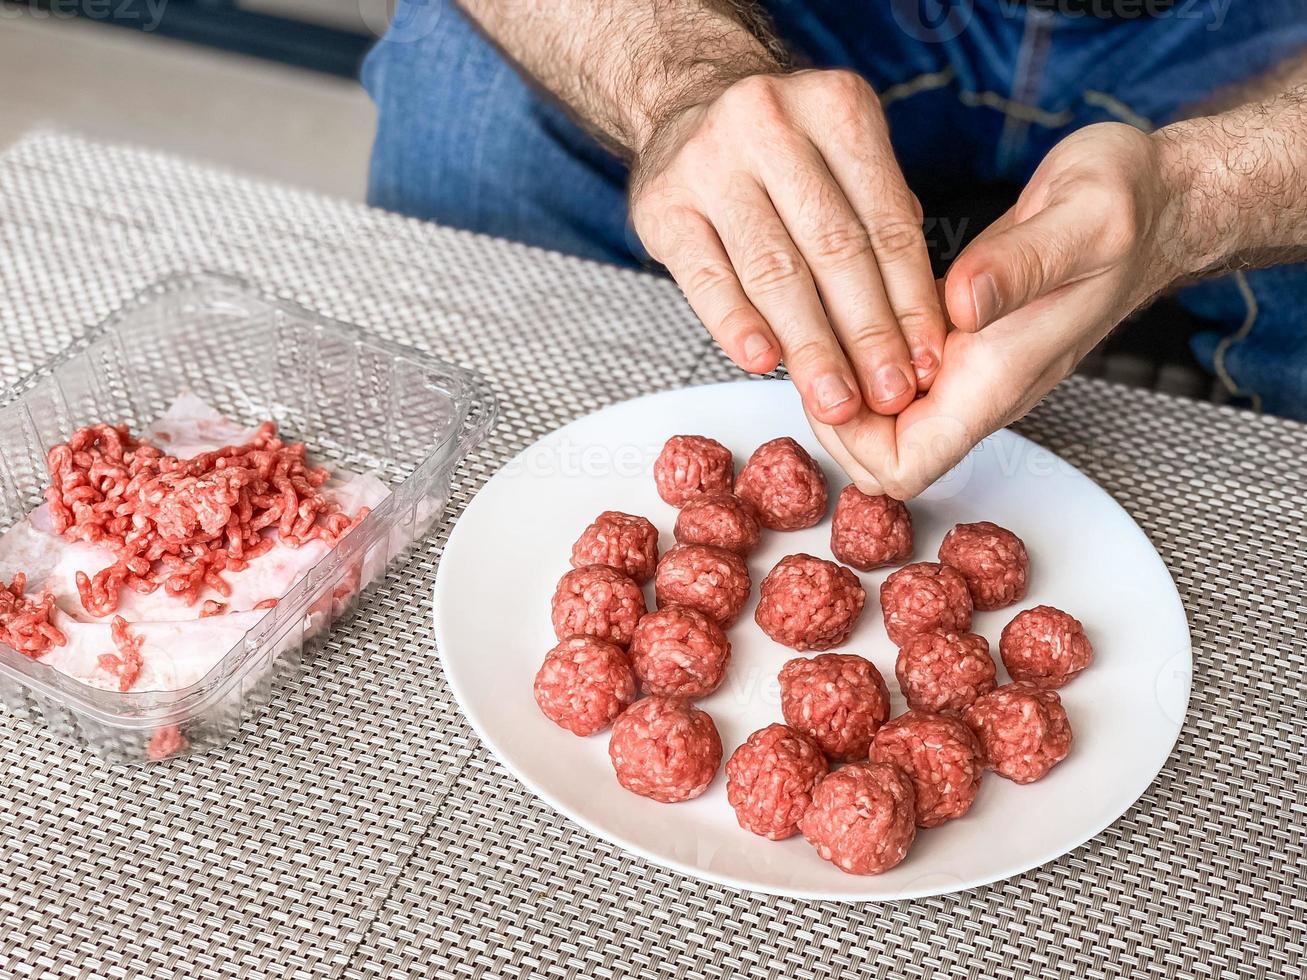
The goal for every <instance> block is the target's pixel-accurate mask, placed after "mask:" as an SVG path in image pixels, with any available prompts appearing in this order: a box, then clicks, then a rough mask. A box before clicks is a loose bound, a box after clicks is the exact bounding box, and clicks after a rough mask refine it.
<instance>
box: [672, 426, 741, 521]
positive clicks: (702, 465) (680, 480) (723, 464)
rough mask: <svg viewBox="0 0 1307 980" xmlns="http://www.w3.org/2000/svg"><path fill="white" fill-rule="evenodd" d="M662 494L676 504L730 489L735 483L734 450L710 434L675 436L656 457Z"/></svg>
mask: <svg viewBox="0 0 1307 980" xmlns="http://www.w3.org/2000/svg"><path fill="white" fill-rule="evenodd" d="M653 472H654V483H655V485H656V486H657V487H658V496H660V497H662V498H663V500H665V501H666V502H667V503H669V504H671V505H672V506H673V507H683V506H684V505H685V504H687V503H689V502H690V501H691V500H694V499H695V498H696V497H699V496H701V495H703V494H706V493H715V492H718V491H723V490H724V491H727V492H729V491H730V489H731V486H732V484H733V483H734V482H735V461H734V460H733V459H732V458H731V451H730V450H729V449H727V448H726V447H725V446H723V445H722V444H721V443H720V442H718V441H717V440H716V439H709V438H707V437H706V436H672V437H671V438H670V439H668V440H667V442H666V444H665V445H664V446H663V449H662V452H660V453H659V454H658V458H657V459H656V460H654V467H653Z"/></svg>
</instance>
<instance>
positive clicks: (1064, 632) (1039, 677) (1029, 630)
mask: <svg viewBox="0 0 1307 980" xmlns="http://www.w3.org/2000/svg"><path fill="white" fill-rule="evenodd" d="M998 652H999V654H1000V655H1001V656H1002V658H1003V666H1005V667H1006V668H1007V672H1008V673H1009V674H1011V675H1012V679H1013V680H1014V681H1030V683H1032V684H1034V685H1036V686H1037V687H1061V686H1062V685H1063V684H1065V683H1066V682H1067V681H1069V680H1071V679H1072V678H1073V677H1075V676H1076V675H1077V674H1079V673H1080V672H1081V671H1082V670H1084V669H1085V668H1086V667H1088V666H1089V663H1090V661H1092V660H1093V659H1094V648H1093V647H1092V646H1090V645H1089V637H1087V636H1085V628H1084V627H1083V626H1081V625H1080V620H1078V619H1076V618H1075V617H1074V616H1072V615H1070V614H1069V613H1064V612H1063V611H1062V610H1061V609H1054V608H1053V607H1052V606H1035V608H1034V609H1027V610H1025V611H1023V612H1019V613H1017V615H1016V618H1015V619H1013V620H1012V622H1010V623H1008V624H1007V625H1006V626H1005V627H1003V635H1002V636H1001V637H999V641H998Z"/></svg>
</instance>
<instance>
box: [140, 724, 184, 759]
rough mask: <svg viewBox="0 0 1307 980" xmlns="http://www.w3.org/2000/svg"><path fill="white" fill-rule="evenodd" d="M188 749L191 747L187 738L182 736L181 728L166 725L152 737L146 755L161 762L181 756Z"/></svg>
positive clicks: (158, 729)
mask: <svg viewBox="0 0 1307 980" xmlns="http://www.w3.org/2000/svg"><path fill="white" fill-rule="evenodd" d="M188 748H190V745H189V744H188V743H187V741H186V736H184V735H183V734H182V730H181V728H179V727H178V726H177V725H164V726H163V727H162V728H156V729H155V730H154V734H153V735H151V736H150V742H149V744H148V745H147V746H146V747H145V754H146V755H147V756H149V757H150V758H151V759H153V760H154V761H155V762H159V761H160V760H163V759H167V758H169V757H170V756H174V755H180V754H181V753H182V752H185V751H186V750H187V749H188Z"/></svg>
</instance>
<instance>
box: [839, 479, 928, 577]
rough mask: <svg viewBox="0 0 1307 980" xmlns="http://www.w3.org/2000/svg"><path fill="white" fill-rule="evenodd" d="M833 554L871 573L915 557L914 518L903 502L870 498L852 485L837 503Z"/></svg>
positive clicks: (879, 496) (888, 498)
mask: <svg viewBox="0 0 1307 980" xmlns="http://www.w3.org/2000/svg"><path fill="white" fill-rule="evenodd" d="M830 550H831V553H832V554H834V555H835V557H836V558H838V559H839V560H840V561H842V562H844V564H846V565H852V566H853V567H854V568H857V569H861V570H862V571H864V572H869V571H871V570H872V569H873V568H880V567H881V566H882V565H898V564H901V563H903V562H905V561H907V560H908V559H909V558H911V557H912V515H911V514H909V513H908V508H907V507H905V506H904V505H903V501H901V500H895V499H894V498H893V497H889V496H886V495H885V494H883V493H882V494H879V495H877V496H875V497H869V496H867V495H866V494H865V493H863V492H862V491H861V490H859V489H858V488H857V487H855V486H853V485H852V484H850V485H849V486H847V487H845V488H844V490H843V492H842V493H841V494H840V499H839V500H838V501H836V503H835V516H834V517H833V518H832V519H831V526H830Z"/></svg>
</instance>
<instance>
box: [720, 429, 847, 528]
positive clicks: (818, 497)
mask: <svg viewBox="0 0 1307 980" xmlns="http://www.w3.org/2000/svg"><path fill="white" fill-rule="evenodd" d="M735 492H736V494H737V495H738V496H739V497H740V498H741V499H743V500H747V501H748V502H749V503H750V504H752V505H753V508H754V510H756V511H757V512H758V522H759V523H760V524H762V526H763V527H769V528H771V529H772V530H773V531H797V530H799V529H800V528H805V527H812V526H813V525H814V524H818V523H820V522H821V519H822V518H823V517H825V516H826V477H824V476H823V475H822V472H821V467H820V466H818V465H817V463H816V461H815V460H814V459H813V458H812V457H811V456H809V455H808V451H807V450H806V449H804V448H803V447H802V446H800V445H799V444H798V443H797V442H795V441H794V440H793V439H790V438H789V437H786V438H783V439H773V440H772V441H771V442H764V443H763V444H762V445H761V446H759V447H758V448H757V449H755V450H754V452H753V455H752V456H750V457H749V461H748V462H747V463H745V464H744V469H742V470H740V477H739V479H737V480H736V481H735Z"/></svg>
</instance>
